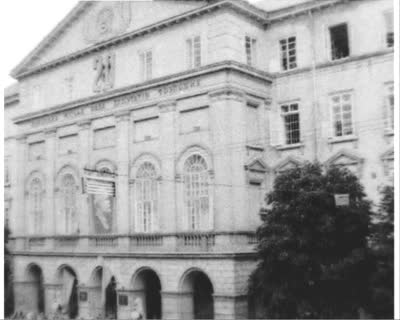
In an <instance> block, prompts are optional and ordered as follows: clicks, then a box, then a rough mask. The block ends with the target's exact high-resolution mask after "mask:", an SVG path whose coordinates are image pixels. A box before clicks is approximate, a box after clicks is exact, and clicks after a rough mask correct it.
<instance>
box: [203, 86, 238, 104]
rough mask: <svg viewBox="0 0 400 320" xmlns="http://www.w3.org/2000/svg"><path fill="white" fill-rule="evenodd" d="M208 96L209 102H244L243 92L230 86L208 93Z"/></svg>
mask: <svg viewBox="0 0 400 320" xmlns="http://www.w3.org/2000/svg"><path fill="white" fill-rule="evenodd" d="M208 96H209V97H210V99H211V101H220V100H235V101H239V102H244V101H245V93H244V91H242V90H240V89H237V88H234V87H231V86H227V87H224V88H220V89H216V90H214V91H210V92H209V93H208Z"/></svg>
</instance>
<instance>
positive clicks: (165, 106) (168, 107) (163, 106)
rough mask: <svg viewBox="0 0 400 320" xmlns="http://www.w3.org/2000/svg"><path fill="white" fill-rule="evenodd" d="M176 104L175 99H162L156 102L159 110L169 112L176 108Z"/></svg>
mask: <svg viewBox="0 0 400 320" xmlns="http://www.w3.org/2000/svg"><path fill="white" fill-rule="evenodd" d="M176 105H177V102H176V100H169V101H164V102H161V103H159V104H158V108H159V109H160V112H162V113H164V112H171V111H175V110H176Z"/></svg>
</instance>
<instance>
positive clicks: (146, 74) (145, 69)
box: [138, 48, 154, 82]
mask: <svg viewBox="0 0 400 320" xmlns="http://www.w3.org/2000/svg"><path fill="white" fill-rule="evenodd" d="M153 52H154V50H153V49H152V48H149V49H145V50H141V51H139V52H138V54H139V66H140V67H139V72H140V81H143V82H144V81H149V80H151V79H153V71H154V54H153ZM148 55H150V63H149V61H148V58H149V57H148ZM149 66H150V68H149Z"/></svg>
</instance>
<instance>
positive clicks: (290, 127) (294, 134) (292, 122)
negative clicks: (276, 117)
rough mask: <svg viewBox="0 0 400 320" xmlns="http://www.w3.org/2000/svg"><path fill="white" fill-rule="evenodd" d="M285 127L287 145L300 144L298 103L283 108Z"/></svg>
mask: <svg viewBox="0 0 400 320" xmlns="http://www.w3.org/2000/svg"><path fill="white" fill-rule="evenodd" d="M281 112H282V119H283V125H284V129H285V141H286V144H295V143H299V142H300V114H299V105H298V104H297V103H292V104H285V105H282V106H281Z"/></svg>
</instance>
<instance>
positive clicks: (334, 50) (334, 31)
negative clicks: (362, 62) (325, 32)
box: [329, 23, 350, 60]
mask: <svg viewBox="0 0 400 320" xmlns="http://www.w3.org/2000/svg"><path fill="white" fill-rule="evenodd" d="M329 34H330V37H331V57H332V60H339V59H343V58H346V57H348V56H349V55H350V47H349V36H348V31H347V24H346V23H342V24H338V25H336V26H332V27H330V28H329Z"/></svg>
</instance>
